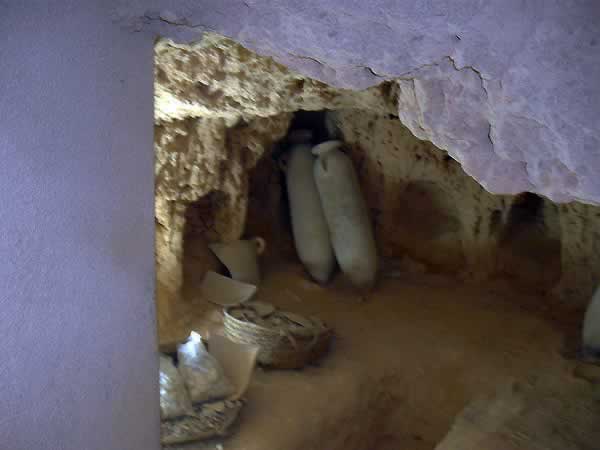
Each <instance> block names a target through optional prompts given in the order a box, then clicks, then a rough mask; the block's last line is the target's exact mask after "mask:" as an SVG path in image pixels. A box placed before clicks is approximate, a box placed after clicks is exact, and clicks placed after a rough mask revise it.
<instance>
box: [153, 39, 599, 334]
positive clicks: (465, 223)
mask: <svg viewBox="0 0 600 450" xmlns="http://www.w3.org/2000/svg"><path fill="white" fill-rule="evenodd" d="M155 57H156V61H155V62H156V64H155V92H156V99H155V120H156V133H155V145H156V153H157V157H156V221H157V235H156V253H157V258H156V259H157V277H158V297H159V305H162V306H161V307H160V312H159V317H163V319H162V320H161V323H166V321H168V318H169V316H173V315H174V313H173V308H174V306H173V305H176V304H177V301H178V300H179V299H181V297H182V287H183V285H184V284H185V283H184V278H185V277H184V270H183V265H184V259H185V248H186V244H185V241H186V239H187V240H188V241H192V240H194V242H196V243H197V244H198V245H197V246H196V247H195V248H196V250H194V251H193V253H194V255H195V256H194V258H195V259H196V261H197V262H198V261H203V262H202V263H198V264H199V266H198V267H199V268H198V269H197V270H198V274H197V277H198V278H200V277H201V276H202V273H200V272H202V269H201V267H206V268H209V267H211V265H214V264H215V262H214V260H211V259H210V255H209V253H210V252H208V251H204V253H205V255H204V256H203V251H202V250H201V247H202V245H204V247H206V245H205V244H206V242H210V241H227V240H233V239H237V238H239V237H240V236H242V234H243V233H244V231H245V230H246V231H247V232H248V233H250V234H261V235H263V236H265V237H267V239H268V240H269V241H270V242H271V244H274V245H275V247H277V248H280V249H284V248H285V249H286V250H288V251H289V250H290V248H291V241H290V234H289V233H290V232H289V224H287V222H286V219H285V215H286V211H285V200H284V197H285V192H283V190H282V187H281V174H280V173H279V169H278V161H277V160H276V155H274V154H273V151H274V149H275V147H276V145H275V144H276V143H277V142H278V141H280V140H281V139H282V138H283V137H284V136H285V134H286V132H287V129H288V127H289V126H290V121H291V120H292V116H293V112H295V111H298V110H307V111H319V110H329V111H330V112H329V113H328V114H327V125H328V126H329V129H330V132H333V133H338V134H339V135H340V136H341V137H343V139H344V140H345V141H346V142H347V143H348V144H349V153H350V155H351V156H352V157H353V159H354V161H355V164H356V167H357V168H358V170H359V174H360V177H361V181H362V185H363V189H364V192H365V195H366V197H367V200H368V204H369V206H370V208H371V211H372V217H373V220H374V225H375V229H376V233H377V238H378V244H379V246H380V249H381V255H382V256H383V258H384V259H385V262H384V267H386V270H387V271H388V272H390V271H391V272H393V271H394V270H401V271H418V272H424V271H427V272H443V273H454V274H458V275H459V276H461V277H463V278H464V279H465V280H487V279H490V278H498V277H503V278H506V277H508V278H510V279H512V280H513V281H514V282H516V283H517V284H519V285H520V286H522V287H524V288H526V289H529V290H534V291H536V292H544V293H552V294H554V295H555V296H556V297H558V298H560V299H561V300H562V301H564V303H565V304H567V305H569V306H574V307H581V306H583V305H585V303H586V302H587V300H588V298H589V296H590V294H591V292H592V290H593V288H594V287H595V284H596V279H597V276H598V275H600V260H599V259H600V256H599V255H600V252H599V251H598V250H599V248H598V246H599V245H600V236H599V230H600V223H599V222H600V208H597V207H594V206H589V205H583V204H580V203H569V204H563V205H556V204H554V203H552V202H551V201H549V200H546V199H543V198H542V197H539V196H536V195H533V194H523V195H518V196H512V195H493V194H490V193H489V192H487V191H486V190H485V189H484V188H483V187H482V186H481V185H480V184H478V183H477V182H476V181H475V180H474V179H473V178H472V177H471V176H469V175H467V174H466V173H465V171H464V170H463V167H462V166H461V164H459V163H458V162H457V161H456V160H455V159H454V158H453V157H452V155H451V154H449V153H447V152H445V151H442V150H440V149H439V148H437V147H436V146H435V145H434V144H432V143H431V142H429V141H424V140H419V139H417V138H416V137H415V136H414V135H413V134H412V133H411V131H410V130H409V129H408V128H407V127H406V126H404V125H403V124H402V123H401V122H400V120H398V118H397V117H396V116H393V115H392V114H393V113H394V112H395V105H397V103H398V102H399V101H402V96H403V95H404V96H405V95H407V94H406V89H404V88H403V87H402V83H403V80H398V81H397V82H385V83H382V84H380V85H378V86H375V87H372V88H369V89H367V90H365V91H350V90H344V89H335V88H333V87H331V86H328V85H325V84H323V83H321V82H318V81H315V80H312V79H309V78H306V77H304V76H302V75H300V74H298V73H295V72H293V71H290V70H289V69H287V68H285V67H284V66H282V65H280V64H278V63H276V62H274V61H273V60H272V59H270V58H266V57H261V56H259V55H257V54H255V53H253V52H251V51H249V50H247V49H244V48H243V47H241V46H240V45H238V44H236V43H234V42H233V41H231V40H229V39H226V38H223V37H220V36H216V35H213V34H209V35H207V37H206V39H204V40H203V41H202V42H200V43H198V44H194V45H190V46H184V45H179V44H174V43H172V42H169V41H159V42H158V43H157V45H156V47H155ZM456 95H457V96H460V95H464V92H463V93H460V92H457V93H456ZM465 117H466V120H467V122H468V115H467V116H465ZM490 165H491V166H494V164H492V163H491V162H490ZM249 202H250V205H251V206H250V207H249V206H248V205H249ZM200 241H204V244H202V243H201V242H200ZM192 277H193V275H192Z"/></svg>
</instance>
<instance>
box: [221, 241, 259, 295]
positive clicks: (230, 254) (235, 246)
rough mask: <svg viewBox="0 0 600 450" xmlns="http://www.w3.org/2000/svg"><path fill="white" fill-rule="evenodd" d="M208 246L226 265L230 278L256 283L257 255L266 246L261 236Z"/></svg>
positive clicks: (257, 281)
mask: <svg viewBox="0 0 600 450" xmlns="http://www.w3.org/2000/svg"><path fill="white" fill-rule="evenodd" d="M209 248H210V249H211V250H212V251H213V252H214V254H215V255H216V256H217V258H219V260H220V261H221V262H222V263H223V264H224V265H225V267H227V269H228V270H229V273H230V274H231V278H233V279H234V280H237V281H242V282H244V283H249V284H253V285H256V286H257V285H258V284H259V282H260V269H259V265H258V256H259V255H261V254H262V253H263V252H264V251H265V248H266V243H265V240H264V239H263V238H260V237H255V238H252V239H248V240H239V241H233V242H229V243H225V244H220V243H219V244H210V245H209Z"/></svg>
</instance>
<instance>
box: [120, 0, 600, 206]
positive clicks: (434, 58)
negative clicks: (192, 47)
mask: <svg viewBox="0 0 600 450" xmlns="http://www.w3.org/2000/svg"><path fill="white" fill-rule="evenodd" d="M115 18H116V19H117V20H119V21H120V22H122V23H124V24H125V25H126V26H127V27H129V28H130V29H133V30H136V31H140V30H151V31H152V32H154V33H158V34H160V35H161V36H167V37H173V38H175V39H177V40H179V41H185V42H189V41H194V40H198V39H199V37H200V34H201V33H202V32H204V31H211V30H212V31H216V32H219V33H221V34H223V35H226V36H229V37H231V38H234V39H236V40H237V41H239V42H241V43H242V44H244V45H245V46H247V47H248V48H251V49H253V50H255V51H257V52H259V53H261V54H264V55H271V56H273V57H274V58H275V59H276V60H277V61H278V62H280V63H283V64H285V65H286V66H288V67H291V68H294V69H296V70H298V71H299V72H300V73H303V74H305V75H308V76H310V77H312V78H314V79H318V80H320V81H322V82H325V83H328V84H330V85H332V86H336V87H342V88H351V89H364V88H367V87H370V86H373V85H376V84H378V83H380V82H381V81H382V80H389V79H397V80H400V81H399V82H400V84H401V87H402V90H401V95H400V97H399V104H398V113H397V114H399V115H400V116H401V118H402V120H403V122H404V123H405V124H406V125H407V126H408V127H409V128H410V129H411V131H412V132H413V133H414V134H415V135H417V136H418V137H422V138H426V139H428V140H430V141H432V142H433V143H434V144H436V145H437V146H438V147H440V148H442V149H445V150H447V151H448V152H449V153H450V154H451V155H453V157H455V158H456V159H457V160H458V161H459V162H461V164H462V165H463V168H464V169H465V171H466V172H467V173H468V174H470V175H471V176H473V177H474V178H476V179H477V180H478V181H479V182H480V183H481V184H482V185H483V186H485V187H486V189H488V190H489V191H491V192H494V193H498V194H515V193H517V192H520V191H532V192H537V193H539V194H542V195H545V196H547V197H549V198H551V199H552V200H554V201H561V202H564V201H571V200H579V201H582V202H588V203H596V204H597V203H599V202H600V182H599V181H598V179H597V177H596V173H597V172H599V171H600V157H599V153H598V148H600V126H599V125H598V120H597V117H598V115H599V113H600V110H599V107H598V105H600V87H599V86H598V84H597V83H596V80H597V79H599V78H600V52H598V51H597V48H598V43H599V42H600V33H599V31H598V27H597V21H598V19H599V18H600V7H599V5H598V3H597V2H595V1H594V0H585V1H581V2H576V3H563V2H554V3H551V4H549V3H547V2H526V3H523V2H517V1H508V2H507V1H505V0H494V1H490V2H486V3H485V4H480V3H478V2H473V1H472V0H454V1H452V2H446V3H444V2H442V3H439V2H438V3H436V2H433V3H431V2H425V3H423V2H408V1H402V2H397V3H389V2H385V1H379V0H376V1H370V2H363V3H358V2H344V1H330V2H308V3H307V2H297V1H281V2H261V1H242V0H227V1H218V2H211V1H208V2H205V3H203V4H202V6H201V7H200V6H196V5H195V4H191V3H190V2H187V1H185V0H156V1H153V2H150V4H149V3H148V2H139V1H137V2H131V1H128V2H124V1H120V2H118V7H117V9H116V14H115Z"/></svg>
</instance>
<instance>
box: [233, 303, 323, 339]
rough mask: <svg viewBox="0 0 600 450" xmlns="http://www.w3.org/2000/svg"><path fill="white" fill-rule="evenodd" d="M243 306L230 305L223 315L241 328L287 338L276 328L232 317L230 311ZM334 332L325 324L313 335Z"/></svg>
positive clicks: (316, 328) (316, 329)
mask: <svg viewBox="0 0 600 450" xmlns="http://www.w3.org/2000/svg"><path fill="white" fill-rule="evenodd" d="M240 306H242V307H243V304H239V305H229V306H226V307H225V308H223V315H224V316H225V319H226V320H229V321H231V322H233V323H235V324H238V325H240V326H243V327H248V328H250V329H254V330H256V331H259V332H262V333H264V334H271V335H272V336H285V333H282V331H281V330H278V329H276V328H268V327H265V326H262V325H258V324H255V323H252V322H244V321H242V320H239V319H237V318H236V317H234V316H232V315H231V314H230V313H229V311H230V310H231V309H233V308H238V307H240ZM332 331H333V330H332V328H331V327H329V326H327V324H325V326H324V328H318V327H315V328H314V333H313V337H314V336H322V335H324V334H328V333H331V332H332ZM290 334H292V335H293V336H294V337H298V338H303V337H304V336H300V335H295V334H294V333H290Z"/></svg>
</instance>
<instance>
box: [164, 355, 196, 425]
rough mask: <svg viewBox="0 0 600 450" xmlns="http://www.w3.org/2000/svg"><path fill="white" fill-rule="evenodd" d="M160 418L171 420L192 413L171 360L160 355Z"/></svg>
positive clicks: (190, 405)
mask: <svg viewBox="0 0 600 450" xmlns="http://www.w3.org/2000/svg"><path fill="white" fill-rule="evenodd" d="M159 384H160V416H161V418H162V419H171V418H174V417H180V416H184V415H186V414H190V413H191V412H193V410H192V402H191V400H190V397H189V395H188V392H187V390H186V388H185V383H184V381H183V378H182V377H181V375H180V373H179V371H178V370H177V368H176V367H175V365H174V364H173V361H172V360H171V358H169V357H168V356H166V355H160V369H159Z"/></svg>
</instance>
